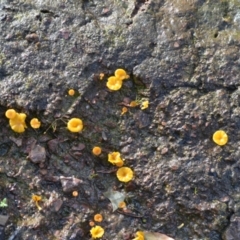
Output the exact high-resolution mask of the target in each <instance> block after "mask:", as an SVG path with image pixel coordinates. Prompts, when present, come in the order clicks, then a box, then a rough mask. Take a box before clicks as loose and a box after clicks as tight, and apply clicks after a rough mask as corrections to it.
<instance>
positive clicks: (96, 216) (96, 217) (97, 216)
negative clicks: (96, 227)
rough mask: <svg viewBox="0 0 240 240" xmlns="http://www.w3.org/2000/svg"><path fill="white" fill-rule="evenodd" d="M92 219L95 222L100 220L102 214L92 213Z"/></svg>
mask: <svg viewBox="0 0 240 240" xmlns="http://www.w3.org/2000/svg"><path fill="white" fill-rule="evenodd" d="M93 219H94V221H95V222H102V220H103V216H102V214H100V213H97V214H95V215H94V218H93Z"/></svg>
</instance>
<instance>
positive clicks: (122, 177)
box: [117, 167, 133, 182]
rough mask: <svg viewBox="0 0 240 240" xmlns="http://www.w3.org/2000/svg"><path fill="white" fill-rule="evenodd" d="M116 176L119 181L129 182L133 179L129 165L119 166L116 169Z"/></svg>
mask: <svg viewBox="0 0 240 240" xmlns="http://www.w3.org/2000/svg"><path fill="white" fill-rule="evenodd" d="M117 178H118V180H119V181H121V182H129V181H131V180H132V179H133V171H132V169H131V168H129V167H121V168H119V169H118V170H117Z"/></svg>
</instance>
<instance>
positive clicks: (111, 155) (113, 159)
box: [108, 152, 122, 165]
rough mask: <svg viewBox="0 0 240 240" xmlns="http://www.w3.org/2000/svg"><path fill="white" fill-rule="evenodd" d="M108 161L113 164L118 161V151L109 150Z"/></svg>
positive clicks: (119, 157) (120, 159)
mask: <svg viewBox="0 0 240 240" xmlns="http://www.w3.org/2000/svg"><path fill="white" fill-rule="evenodd" d="M108 161H109V162H110V163H112V164H114V165H116V164H117V163H120V162H121V161H122V158H121V156H120V152H111V153H109V154H108Z"/></svg>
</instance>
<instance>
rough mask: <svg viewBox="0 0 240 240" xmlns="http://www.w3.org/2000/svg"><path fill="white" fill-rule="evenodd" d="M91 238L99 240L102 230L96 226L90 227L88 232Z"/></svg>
mask: <svg viewBox="0 0 240 240" xmlns="http://www.w3.org/2000/svg"><path fill="white" fill-rule="evenodd" d="M90 233H91V235H92V238H101V237H102V236H103V234H104V229H103V228H102V227H100V226H98V225H96V226H95V227H92V228H91V230H90Z"/></svg>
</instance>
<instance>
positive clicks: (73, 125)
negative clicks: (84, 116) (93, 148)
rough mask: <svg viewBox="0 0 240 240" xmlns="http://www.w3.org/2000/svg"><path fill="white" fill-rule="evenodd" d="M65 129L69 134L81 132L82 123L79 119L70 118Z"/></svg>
mask: <svg viewBox="0 0 240 240" xmlns="http://www.w3.org/2000/svg"><path fill="white" fill-rule="evenodd" d="M67 128H68V130H69V131H70V132H81V131H82V129H83V122H82V120H81V119H80V118H71V119H70V120H69V121H68V123H67Z"/></svg>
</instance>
